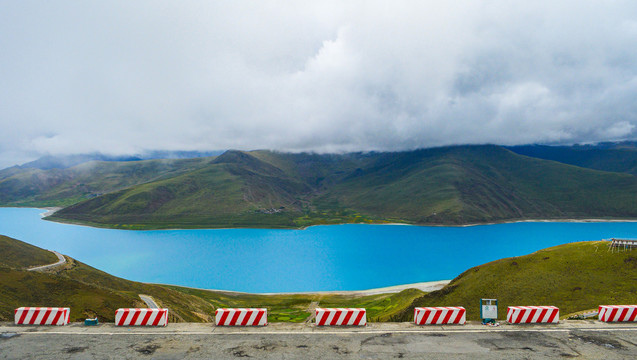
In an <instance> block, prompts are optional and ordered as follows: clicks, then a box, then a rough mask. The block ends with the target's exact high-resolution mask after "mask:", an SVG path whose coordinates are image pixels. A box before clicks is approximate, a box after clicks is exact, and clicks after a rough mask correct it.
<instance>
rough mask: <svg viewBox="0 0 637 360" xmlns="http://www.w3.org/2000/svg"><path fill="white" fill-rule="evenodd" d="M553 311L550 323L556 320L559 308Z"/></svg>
mask: <svg viewBox="0 0 637 360" xmlns="http://www.w3.org/2000/svg"><path fill="white" fill-rule="evenodd" d="M552 311H553V312H552V313H551V317H550V318H549V321H547V322H549V323H552V322H553V320H555V317H556V316H557V314H558V313H559V310H557V309H552Z"/></svg>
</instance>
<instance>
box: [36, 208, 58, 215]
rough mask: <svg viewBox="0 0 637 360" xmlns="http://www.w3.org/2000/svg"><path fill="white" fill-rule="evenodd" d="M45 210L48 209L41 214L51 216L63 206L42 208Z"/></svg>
mask: <svg viewBox="0 0 637 360" xmlns="http://www.w3.org/2000/svg"><path fill="white" fill-rule="evenodd" d="M42 209H43V210H46V211H45V212H43V213H42V214H40V216H41V217H47V216H51V215H53V214H55V212H56V211H58V210H60V209H62V208H61V207H45V208H42Z"/></svg>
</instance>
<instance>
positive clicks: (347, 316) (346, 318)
mask: <svg viewBox="0 0 637 360" xmlns="http://www.w3.org/2000/svg"><path fill="white" fill-rule="evenodd" d="M352 315H354V311H352V310H348V311H347V312H346V313H345V319H343V325H347V324H348V323H349V319H351V318H352Z"/></svg>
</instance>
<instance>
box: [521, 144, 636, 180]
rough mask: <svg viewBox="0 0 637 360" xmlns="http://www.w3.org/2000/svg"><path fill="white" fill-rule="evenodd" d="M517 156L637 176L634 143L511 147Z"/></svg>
mask: <svg viewBox="0 0 637 360" xmlns="http://www.w3.org/2000/svg"><path fill="white" fill-rule="evenodd" d="M509 149H510V150H511V151H513V152H515V153H517V154H520V155H526V156H531V157H535V158H539V159H545V160H553V161H558V162H561V163H564V164H570V165H576V166H580V167H585V168H589V169H595V170H602V171H612V172H623V173H629V174H633V175H637V148H636V147H635V143H618V144H616V146H613V147H610V148H609V147H608V145H607V146H603V145H600V146H542V145H527V146H512V147H509Z"/></svg>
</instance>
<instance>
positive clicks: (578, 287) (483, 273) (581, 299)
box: [397, 241, 637, 321]
mask: <svg viewBox="0 0 637 360" xmlns="http://www.w3.org/2000/svg"><path fill="white" fill-rule="evenodd" d="M481 298H486V299H498V315H499V318H500V319H505V318H506V308H507V306H520V305H522V306H527V305H553V306H557V307H559V308H560V316H561V317H566V316H567V315H569V314H573V313H577V312H582V311H585V310H596V309H597V307H598V306H599V305H620V304H635V303H637V250H636V249H633V250H628V251H619V252H618V251H614V252H610V251H609V242H606V241H589V242H579V243H572V244H566V245H560V246H556V247H552V248H548V249H544V250H540V251H538V252H536V253H533V254H530V255H526V256H519V257H514V258H508V259H501V260H497V261H493V262H490V263H488V264H484V265H480V266H476V267H474V268H471V269H469V270H467V271H465V272H464V273H462V274H461V275H460V276H458V277H457V278H456V279H454V280H453V281H452V282H451V283H449V284H448V285H447V286H446V287H444V288H443V289H441V290H439V291H434V292H430V293H427V294H424V295H423V296H422V297H420V298H418V299H416V300H414V302H413V304H412V305H411V306H409V307H407V308H405V309H404V310H402V311H401V312H400V314H398V315H397V318H398V319H399V320H401V321H410V320H412V319H413V314H414V310H413V309H414V307H416V306H464V307H465V308H466V309H467V319H468V320H469V319H470V320H479V317H480V307H479V299H481Z"/></svg>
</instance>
